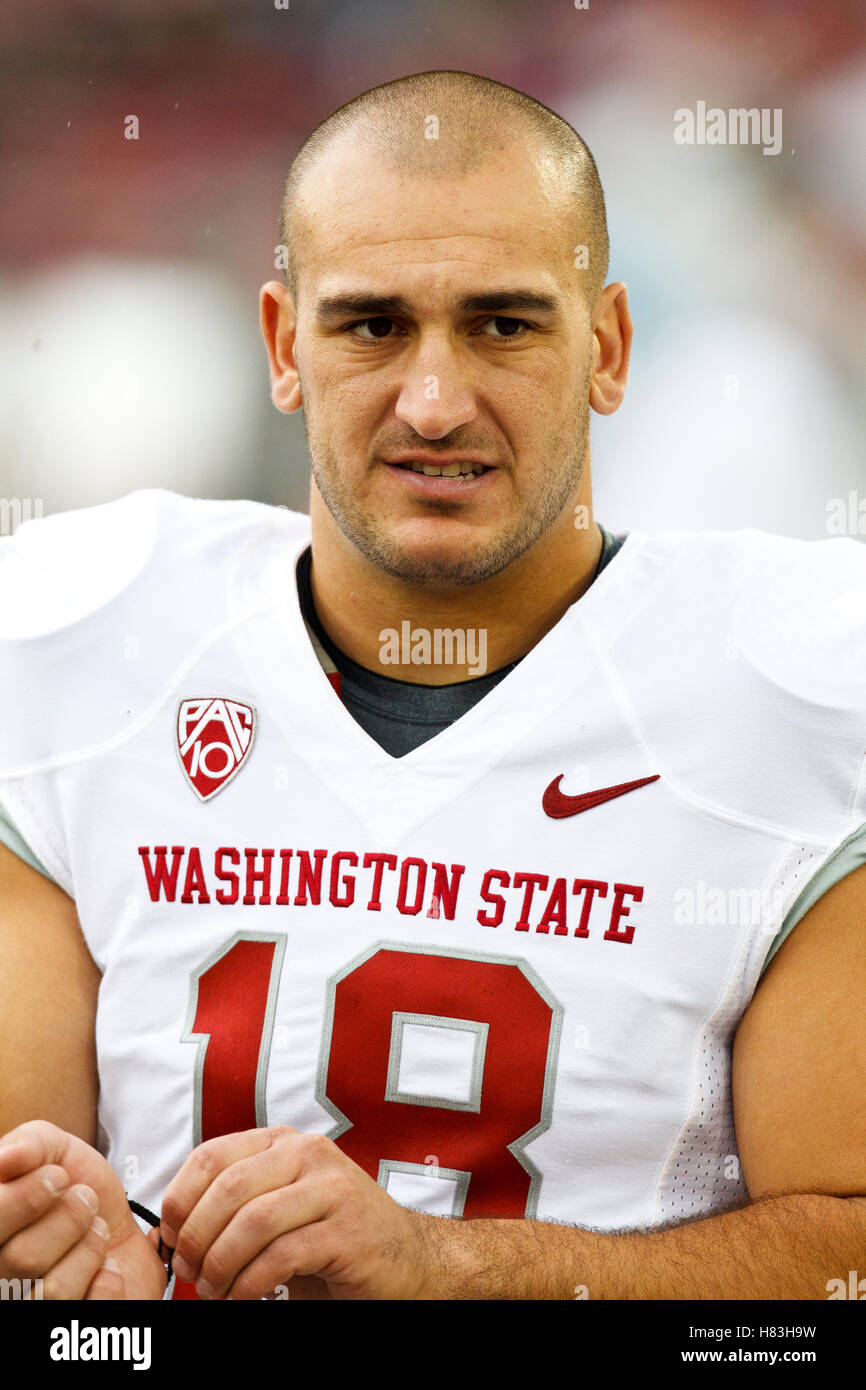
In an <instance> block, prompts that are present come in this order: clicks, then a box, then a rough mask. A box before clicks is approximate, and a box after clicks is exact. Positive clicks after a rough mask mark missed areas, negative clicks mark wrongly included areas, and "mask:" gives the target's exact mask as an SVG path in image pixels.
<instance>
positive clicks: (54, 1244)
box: [0, 1183, 97, 1277]
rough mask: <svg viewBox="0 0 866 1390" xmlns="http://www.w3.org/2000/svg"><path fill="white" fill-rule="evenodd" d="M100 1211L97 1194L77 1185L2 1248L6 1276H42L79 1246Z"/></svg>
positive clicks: (0, 1257) (0, 1261)
mask: <svg viewBox="0 0 866 1390" xmlns="http://www.w3.org/2000/svg"><path fill="white" fill-rule="evenodd" d="M96 1210H97V1200H96V1193H95V1192H94V1191H93V1189H92V1188H91V1187H86V1186H85V1185H84V1184H83V1183H76V1184H75V1186H74V1187H71V1188H70V1189H69V1191H68V1192H64V1193H63V1195H62V1196H61V1197H58V1199H57V1201H56V1202H55V1204H54V1206H53V1207H52V1208H51V1209H50V1211H48V1212H46V1213H45V1215H44V1216H41V1217H39V1219H38V1220H37V1221H34V1222H32V1223H31V1224H30V1225H29V1226H26V1227H24V1229H23V1230H20V1231H17V1232H16V1234H15V1235H14V1236H12V1238H11V1239H10V1240H7V1241H6V1242H5V1243H4V1245H3V1247H2V1249H0V1267H2V1271H3V1273H4V1274H6V1273H7V1272H8V1273H11V1274H13V1275H19V1276H25V1277H26V1276H28V1275H29V1276H31V1277H32V1276H37V1277H38V1276H42V1275H44V1274H45V1272H46V1270H49V1269H52V1268H53V1267H54V1265H56V1264H57V1262H58V1261H59V1260H61V1259H62V1258H63V1256H64V1255H66V1254H67V1253H68V1251H70V1250H71V1249H72V1247H73V1246H74V1245H77V1244H78V1242H79V1241H80V1240H81V1238H82V1236H83V1235H84V1234H85V1232H86V1231H87V1230H88V1228H89V1227H90V1225H91V1223H92V1221H93V1218H94V1216H95V1215H96Z"/></svg>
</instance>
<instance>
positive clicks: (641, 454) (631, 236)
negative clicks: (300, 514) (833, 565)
mask: <svg viewBox="0 0 866 1390" xmlns="http://www.w3.org/2000/svg"><path fill="white" fill-rule="evenodd" d="M279 2H280V0H278V3H279ZM0 26H2V57H0V63H2V69H3V84H2V95H0V113H2V121H0V129H2V132H3V133H2V142H3V167H4V174H5V201H6V217H5V219H4V221H3V226H2V230H0V302H2V310H0V494H2V495H3V496H4V497H5V498H23V499H28V498H29V499H38V501H39V502H40V503H41V505H42V508H43V509H44V512H45V513H46V514H48V513H51V512H57V511H62V510H65V509H67V508H70V507H78V506H83V505H88V504H91V503H94V502H98V501H104V500H108V499H110V498H113V497H117V496H120V495H122V494H123V493H125V492H128V491H131V490H132V489H135V488H140V487H154V486H158V487H169V488H172V489H174V490H176V491H179V492H184V493H188V494H192V495H197V496H212V497H230V496H231V497H251V498H258V499H260V500H263V501H268V502H281V503H287V504H288V505H290V506H293V507H297V508H299V509H301V510H305V509H306V505H307V477H308V461H307V454H306V446H305V440H304V432H303V422H302V420H301V418H300V417H293V418H291V419H290V418H287V417H285V416H282V415H279V414H278V413H277V412H276V411H275V410H274V409H273V407H272V405H271V404H270V398H269V393H268V378H267V370H266V361H265V355H264V349H263V347H262V346H261V343H260V340H259V336H258V325H257V303H256V300H257V291H258V288H259V285H260V284H261V283H262V282H263V281H264V280H266V279H270V278H273V277H274V275H275V271H274V248H275V244H276V241H277V234H276V223H277V208H278V201H279V194H280V187H281V183H282V180H283V177H284V174H285V171H286V169H287V167H288V164H289V162H290V160H291V158H292V156H293V154H294V153H295V151H296V149H297V148H298V146H299V145H300V143H301V141H302V140H303V139H304V138H305V136H306V135H307V134H308V132H309V131H310V130H311V129H312V127H313V126H314V125H315V124H316V123H317V122H318V121H319V120H321V119H322V118H323V117H324V116H326V115H327V114H328V113H329V112H330V111H331V110H333V109H334V108H335V107H336V106H338V105H340V104H341V103H342V102H344V101H347V100H348V99H349V98H350V97H352V96H354V95H355V94H356V93H358V92H360V91H362V90H364V89H365V88H368V87H371V86H374V85H376V84H377V83H379V82H384V81H388V80H389V79H391V78H394V77H398V76H401V75H403V74H404V73H408V72H417V71H422V70H424V69H427V68H463V69H466V70H468V71H471V72H477V73H481V74H483V75H486V76H489V77H494V78H496V79H498V80H500V81H503V82H507V83H509V84H511V85H512V86H516V87H519V88H521V89H522V90H524V91H526V92H528V93H529V94H530V95H532V96H535V97H537V98H538V99H539V100H541V101H543V102H544V103H546V104H547V105H548V106H551V107H552V108H553V109H554V110H556V111H558V112H559V113H560V114H562V115H563V116H565V118H566V119H567V120H569V121H570V122H571V123H572V124H573V125H574V126H575V127H576V128H577V129H578V130H579V131H580V132H581V134H582V135H583V136H584V138H585V139H586V140H587V142H588V144H589V146H590V148H591V149H592V151H593V153H594V155H595V157H596V160H597V163H598V166H599V170H600V173H601V177H602V182H603V184H604V187H605V191H606V196H607V201H608V212H609V219H610V229H611V241H612V260H611V277H610V278H612V279H613V278H616V279H623V280H625V282H626V283H627V285H628V287H629V291H630V299H631V306H632V313H633V317H634V319H635V324H636V343H635V351H634V357H633V364H632V373H631V382H630V388H629V392H628V394H627V397H626V402H625V404H624V406H623V408H622V409H621V411H620V412H619V413H618V414H617V415H615V416H613V417H611V418H609V419H605V420H601V419H600V418H599V417H595V416H594V417H593V433H592V456H593V477H594V482H595V490H596V509H597V515H598V517H599V519H600V520H601V521H602V522H604V523H605V525H607V526H608V527H610V528H613V529H615V530H622V529H628V528H630V527H639V528H641V529H643V530H648V531H655V530H661V529H667V528H674V529H679V528H693V527H697V528H706V527H722V528H725V529H728V528H733V527H736V526H742V525H749V526H759V527H762V528H764V529H766V530H772V531H777V532H780V533H783V534H787V535H796V536H802V537H804V538H807V539H812V538H819V537H821V536H824V535H826V534H827V533H828V531H827V510H828V504H829V503H830V502H831V500H832V499H834V498H836V499H847V498H848V497H849V495H850V494H851V493H852V492H856V493H857V496H858V498H866V464H864V460H863V451H862V448H861V439H862V436H863V433H864V430H863V426H864V402H863V391H862V382H863V327H862V325H863V321H864V312H863V311H864V300H866V292H864V290H866V258H864V237H863V233H864V224H866V198H864V181H863V166H862V150H863V147H864V144H866V101H864V73H866V43H864V27H866V10H864V8H863V6H862V5H858V4H857V3H856V0H825V3H823V4H821V5H816V4H814V3H813V2H812V0H775V3H773V0H764V3H761V4H758V5H755V4H754V3H746V0H720V3H717V4H710V3H700V2H699V3H694V0H692V3H687V2H686V0H656V3H654V4H652V5H649V4H647V3H645V0H644V2H643V3H641V2H640V0H589V4H588V7H587V8H586V9H577V8H575V5H574V0H555V3H554V0H460V2H459V3H452V4H447V3H445V2H444V0H439V3H433V2H432V0H427V3H424V0H404V2H403V3H400V4H386V3H384V0H326V2H325V3H316V0H289V8H287V9H278V8H276V5H275V3H273V0H253V3H251V2H250V0H124V3H123V5H121V6H119V5H118V4H117V0H53V3H52V4H51V5H50V6H47V7H44V6H41V5H37V6H33V5H31V6H26V5H21V4H20V3H18V2H17V0H15V3H12V0H3V4H2V8H0ZM698 100H704V101H706V103H707V105H708V106H720V107H723V108H725V109H727V108H729V107H758V108H763V107H767V108H771V109H773V108H777V107H779V108H781V109H782V112H783V142H782V149H781V152H780V153H779V154H778V155H775V156H768V155H764V154H763V153H762V150H761V148H760V146H750V145H744V146H717V147H710V146H693V147H684V146H678V145H677V144H675V143H674V139H673V128H674V119H673V113H674V111H675V110H677V109H678V108H681V107H689V108H692V109H694V107H695V104H696V102H697V101H698ZM129 115H135V116H137V117H138V120H139V123H140V138H139V139H138V140H128V139H126V138H125V137H124V119H125V117H127V116H129ZM864 509H866V503H864ZM863 529H864V535H866V517H864V519H863Z"/></svg>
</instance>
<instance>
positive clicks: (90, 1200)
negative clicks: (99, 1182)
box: [76, 1187, 98, 1211]
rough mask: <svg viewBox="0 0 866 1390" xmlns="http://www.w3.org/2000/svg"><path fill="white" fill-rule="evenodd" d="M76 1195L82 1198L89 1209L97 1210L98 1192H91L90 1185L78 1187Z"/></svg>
mask: <svg viewBox="0 0 866 1390" xmlns="http://www.w3.org/2000/svg"><path fill="white" fill-rule="evenodd" d="M76 1195H77V1196H78V1197H80V1198H81V1200H82V1202H83V1203H84V1205H85V1206H86V1207H87V1208H88V1210H89V1211H96V1208H97V1206H98V1203H97V1200H96V1193H95V1192H91V1190H90V1188H89V1187H79V1188H77V1189H76Z"/></svg>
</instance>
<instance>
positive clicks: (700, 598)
mask: <svg viewBox="0 0 866 1390" xmlns="http://www.w3.org/2000/svg"><path fill="white" fill-rule="evenodd" d="M626 553H627V547H626V548H624V551H623V555H625V554H626ZM632 556H633V558H632V563H631V565H630V566H623V567H622V576H623V578H622V581H621V582H622V583H624V584H626V585H627V586H628V589H627V592H626V594H625V596H624V600H623V599H622V598H620V600H619V607H620V610H623V609H626V610H627V613H628V616H627V618H625V619H624V621H623V622H622V624H621V626H620V627H619V628H617V626H616V624H615V623H609V624H608V625H607V626H608V632H609V634H610V635H609V636H607V635H606V634H605V633H600V634H599V636H600V640H602V641H605V640H606V641H607V643H608V645H609V647H610V651H611V657H612V659H613V663H614V666H615V668H616V670H617V672H618V674H619V678H620V682H621V686H622V688H623V690H625V691H626V692H627V694H628V697H629V698H630V700H631V703H632V706H633V708H634V709H635V710H636V712H637V716H638V719H639V723H640V724H641V726H642V728H643V730H644V737H645V738H646V739H647V741H648V742H649V743H650V744H651V745H652V746H653V749H654V754H655V755H657V758H658V760H659V761H660V762H661V763H663V765H665V767H666V768H667V770H668V772H669V774H670V776H671V778H672V780H673V781H675V782H677V783H678V784H679V785H680V786H682V787H683V788H684V789H686V790H687V791H688V793H689V794H691V795H692V796H693V797H695V798H699V799H700V801H701V802H702V803H703V804H705V805H707V806H712V807H715V808H716V809H718V810H722V811H724V812H725V813H726V814H732V815H734V816H736V817H739V818H747V819H749V820H751V821H753V822H755V823H761V824H764V825H767V826H773V827H775V828H776V829H777V830H779V831H782V832H784V833H785V834H786V835H787V836H789V837H790V838H794V837H799V838H801V842H802V843H806V842H808V841H812V840H815V841H822V842H827V843H832V842H838V841H839V840H840V839H841V838H843V837H844V835H845V834H847V833H849V832H850V830H851V825H852V822H851V817H852V809H853V811H854V812H855V813H857V812H858V810H859V803H860V801H861V800H862V798H863V796H864V795H866V787H864V785H863V782H864V775H866V759H864V750H866V546H864V545H863V544H862V543H861V542H859V541H856V540H853V539H847V538H846V539H842V538H833V539H828V540H820V541H802V540H794V539H790V538H787V537H784V536H777V535H773V534H770V533H768V532H763V531H758V530H752V529H743V530H740V531H731V532H724V531H707V532H691V533H687V532H668V533H661V534H658V535H654V536H645V535H643V534H636V535H635V544H634V548H633V551H632ZM619 563H620V561H619V559H617V560H615V561H614V562H613V565H612V566H611V571H612V573H615V572H616V569H617V565H618V564H619Z"/></svg>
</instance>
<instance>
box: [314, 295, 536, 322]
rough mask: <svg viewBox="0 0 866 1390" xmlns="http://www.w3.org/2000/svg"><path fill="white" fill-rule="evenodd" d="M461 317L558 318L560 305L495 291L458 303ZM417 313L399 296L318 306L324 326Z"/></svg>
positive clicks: (348, 298) (334, 299) (333, 299)
mask: <svg viewBox="0 0 866 1390" xmlns="http://www.w3.org/2000/svg"><path fill="white" fill-rule="evenodd" d="M456 307H457V312H458V313H460V314H499V313H502V312H503V311H504V310H506V309H521V310H524V311H527V312H529V313H542V314H557V313H558V312H559V310H560V302H559V300H558V299H556V298H554V297H553V296H552V295H548V294H538V293H537V291H535V290H527V289H514V290H493V291H490V292H488V293H487V294H470V295H466V296H465V297H464V298H463V299H460V300H458V302H457V306H456ZM413 313H414V310H413V308H412V306H411V304H410V303H409V301H408V300H407V299H404V298H403V296H402V295H398V294H386V295H379V294H377V295H372V294H336V295H327V296H325V298H323V299H320V300H319V301H318V303H317V304H316V317H317V318H318V319H319V321H320V322H321V323H331V322H334V321H336V320H337V319H343V318H347V317H350V316H356V317H357V318H377V317H379V316H380V315H381V316H382V317H383V318H390V317H392V316H394V317H396V316H398V315H399V316H401V317H404V318H411V317H412V316H413Z"/></svg>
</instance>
